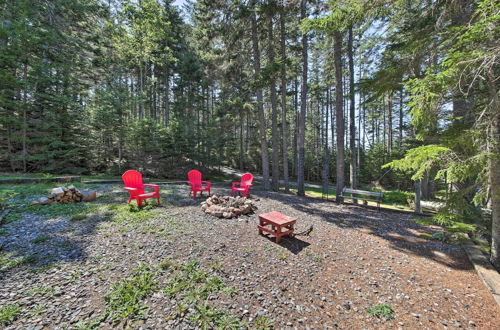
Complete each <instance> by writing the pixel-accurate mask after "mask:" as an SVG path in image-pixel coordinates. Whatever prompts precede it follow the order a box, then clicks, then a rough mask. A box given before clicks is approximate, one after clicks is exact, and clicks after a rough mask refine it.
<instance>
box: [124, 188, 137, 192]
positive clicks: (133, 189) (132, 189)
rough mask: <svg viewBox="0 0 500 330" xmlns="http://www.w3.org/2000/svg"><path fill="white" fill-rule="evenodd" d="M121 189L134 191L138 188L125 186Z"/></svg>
mask: <svg viewBox="0 0 500 330" xmlns="http://www.w3.org/2000/svg"><path fill="white" fill-rule="evenodd" d="M123 189H125V190H128V191H136V190H138V189H137V188H132V187H125V188H123Z"/></svg>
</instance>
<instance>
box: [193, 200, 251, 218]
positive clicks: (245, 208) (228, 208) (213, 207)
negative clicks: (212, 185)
mask: <svg viewBox="0 0 500 330" xmlns="http://www.w3.org/2000/svg"><path fill="white" fill-rule="evenodd" d="M201 209H202V210H203V212H205V213H207V214H210V215H212V216H214V217H217V218H226V219H231V218H236V217H239V216H240V215H242V214H249V213H253V212H254V211H255V210H257V206H255V204H254V203H253V201H251V200H250V199H248V198H246V197H240V196H237V197H232V196H217V195H214V196H212V197H209V198H207V200H206V201H204V202H203V203H201Z"/></svg>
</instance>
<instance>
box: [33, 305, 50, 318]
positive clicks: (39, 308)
mask: <svg viewBox="0 0 500 330" xmlns="http://www.w3.org/2000/svg"><path fill="white" fill-rule="evenodd" d="M46 309H47V304H38V305H35V307H33V309H32V310H30V311H29V312H28V316H29V317H36V316H38V315H40V314H42V313H43V312H45V310H46Z"/></svg>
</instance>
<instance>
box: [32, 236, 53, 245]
mask: <svg viewBox="0 0 500 330" xmlns="http://www.w3.org/2000/svg"><path fill="white" fill-rule="evenodd" d="M50 238H51V236H50V235H41V236H38V237H37V238H35V239H34V240H32V241H31V243H35V244H40V243H43V242H47V241H48V240H50Z"/></svg>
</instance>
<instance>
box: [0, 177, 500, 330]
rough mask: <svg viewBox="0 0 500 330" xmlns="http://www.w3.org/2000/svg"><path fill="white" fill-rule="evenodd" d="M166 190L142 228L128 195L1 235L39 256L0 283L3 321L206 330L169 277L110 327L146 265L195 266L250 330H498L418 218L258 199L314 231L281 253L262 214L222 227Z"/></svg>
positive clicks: (22, 325)
mask: <svg viewBox="0 0 500 330" xmlns="http://www.w3.org/2000/svg"><path fill="white" fill-rule="evenodd" d="M161 190H162V204H163V206H161V207H156V208H154V209H151V210H149V211H147V212H148V213H147V216H145V217H144V218H141V219H140V221H138V220H137V214H140V212H139V213H134V216H135V217H136V218H135V219H136V220H135V221H128V220H127V216H125V217H122V218H116V214H114V213H113V212H114V211H113V206H116V207H119V206H122V205H123V204H124V203H125V201H126V194H124V193H123V192H121V191H120V187H119V186H102V188H101V191H100V196H99V197H98V202H97V203H101V207H100V208H99V209H98V210H97V211H94V212H93V213H92V214H89V215H88V217H87V218H85V219H83V220H79V221H70V220H69V219H70V217H71V215H70V214H68V215H67V216H64V215H63V216H50V215H36V214H27V213H26V214H24V215H23V217H22V219H20V220H17V221H15V222H12V223H9V224H6V225H3V226H2V227H0V229H2V230H3V232H2V234H1V235H0V252H1V253H4V254H6V255H9V256H10V257H11V258H14V256H16V257H18V258H19V257H22V256H36V258H35V259H34V260H31V261H30V262H29V263H25V264H23V265H21V266H18V267H14V268H12V269H9V270H5V271H3V272H0V308H2V307H5V306H9V305H17V306H18V307H19V312H18V315H17V317H16V318H15V321H13V322H12V323H10V324H9V325H5V324H4V326H6V327H7V328H8V329H42V328H44V329H45V328H46V329H49V328H50V329H54V328H57V329H63V328H64V329H66V328H85V327H87V328H89V327H90V324H91V323H92V322H93V321H96V320H99V322H100V323H99V324H98V325H97V327H99V328H111V327H120V328H143V329H157V328H174V327H176V328H196V327H198V326H199V324H197V323H195V322H194V321H193V320H192V319H191V318H190V315H192V314H193V313H195V311H194V309H193V308H194V307H195V305H196V304H195V303H194V304H191V305H190V304H188V305H187V306H186V308H185V310H179V308H178V307H179V306H180V303H181V302H182V301H183V300H182V299H183V298H182V297H180V296H179V295H177V296H176V295H174V296H172V295H168V294H166V293H165V291H164V287H165V286H166V285H167V283H168V281H169V279H170V278H171V276H172V272H163V273H161V274H160V275H158V278H157V279H156V286H155V288H154V290H153V292H151V293H150V294H148V295H147V296H145V297H143V298H142V299H141V304H143V305H144V306H146V307H145V309H144V311H143V316H142V317H135V318H125V319H123V320H118V321H115V322H112V321H111V320H110V318H105V317H104V316H103V315H106V310H107V305H106V302H105V299H104V297H105V296H106V294H107V293H108V292H109V291H110V288H111V287H112V285H113V283H116V282H117V281H120V280H122V279H124V278H128V277H130V276H132V274H133V270H134V269H136V268H137V267H138V265H140V264H144V263H145V264H148V265H158V264H159V263H161V262H165V260H168V262H172V263H175V264H179V265H182V264H186V263H188V262H189V261H193V260H197V261H199V263H200V265H201V267H203V268H204V269H207V272H208V273H209V274H210V275H214V276H215V275H216V276H218V277H220V278H221V279H222V280H223V281H224V282H225V283H226V284H227V285H228V286H230V287H233V288H234V289H235V290H234V293H224V292H214V293H212V294H210V295H209V296H208V298H207V301H208V303H209V304H210V305H211V306H214V307H217V308H218V309H219V310H222V311H224V313H227V314H230V315H233V316H236V317H237V318H239V319H241V321H242V322H245V323H246V324H248V325H249V326H250V327H252V328H257V327H259V326H262V324H261V323H262V322H261V321H262V320H263V319H265V320H267V321H268V322H267V323H266V324H267V325H268V326H271V325H274V327H275V328H292V327H296V328H342V329H358V328H364V329H366V328H368V329H373V328H390V329H393V328H404V329H415V328H441V329H445V328H478V329H499V328H500V317H499V315H500V309H499V308H498V306H497V305H496V303H495V302H494V300H493V298H492V297H491V296H490V294H489V293H488V292H487V290H486V288H485V287H484V285H483V284H482V283H481V280H480V279H479V278H478V276H477V275H476V273H475V272H474V270H473V267H472V265H471V264H470V263H469V262H468V260H467V257H466V255H465V253H464V252H463V251H462V250H461V249H460V248H458V247H455V246H451V245H447V244H444V243H441V242H438V241H429V240H426V239H424V238H420V237H419V234H421V233H429V234H432V233H434V232H435V231H436V230H437V228H432V227H425V226H421V225H419V224H416V223H415V222H413V221H411V219H412V218H413V216H412V215H405V214H400V213H393V212H383V211H380V212H379V211H376V210H371V209H367V208H362V207H354V206H345V205H343V206H339V205H336V204H334V203H331V202H325V201H321V200H318V199H309V198H300V197H296V196H291V195H285V194H279V193H269V192H261V191H254V192H253V195H252V197H253V199H254V200H255V203H256V205H257V207H258V208H259V209H258V211H257V212H256V214H260V213H264V212H269V211H279V212H282V213H284V214H287V215H289V216H293V217H296V218H297V219H298V220H297V225H296V231H297V232H300V231H304V230H306V229H308V228H309V227H310V226H311V225H312V226H313V228H314V229H313V231H312V233H311V234H310V235H309V236H296V237H294V238H283V240H282V243H281V244H280V245H277V244H276V243H274V239H270V238H268V237H267V236H260V235H258V232H257V228H256V225H257V222H258V220H257V216H256V215H251V216H241V217H239V218H238V219H229V220H227V219H216V218H213V217H211V216H209V215H206V214H204V213H203V212H202V211H201V209H200V206H199V204H200V203H201V202H202V201H203V199H198V200H197V201H192V200H191V199H189V198H188V197H187V193H188V191H187V187H185V186H162V188H161ZM215 190H216V191H215V193H216V194H228V193H229V190H225V189H222V188H216V189H215ZM103 196H104V197H103ZM42 207H43V206H42ZM113 219H114V220H113ZM40 237H42V238H40ZM379 304H385V305H389V306H391V308H392V309H393V311H394V313H393V317H389V318H387V317H386V318H384V317H376V316H373V315H371V314H370V313H369V312H368V310H369V309H370V308H373V307H375V306H376V305H379ZM257 320H260V321H259V322H261V323H258V322H257V323H256V321H257ZM85 322H86V323H85ZM0 327H1V324H0Z"/></svg>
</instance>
